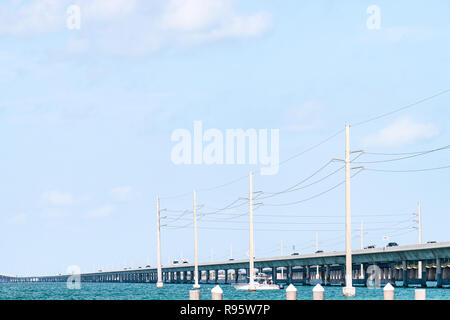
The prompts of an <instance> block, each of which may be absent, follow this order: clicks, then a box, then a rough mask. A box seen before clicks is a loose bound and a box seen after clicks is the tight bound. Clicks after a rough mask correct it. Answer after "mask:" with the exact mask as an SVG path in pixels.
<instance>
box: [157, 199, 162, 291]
mask: <svg viewBox="0 0 450 320" xmlns="http://www.w3.org/2000/svg"><path fill="white" fill-rule="evenodd" d="M156 238H157V242H158V253H157V258H156V259H157V264H158V266H157V267H158V271H157V273H158V281H157V282H156V287H157V288H162V287H164V283H163V281H162V267H161V211H160V207H159V197H158V198H156Z"/></svg>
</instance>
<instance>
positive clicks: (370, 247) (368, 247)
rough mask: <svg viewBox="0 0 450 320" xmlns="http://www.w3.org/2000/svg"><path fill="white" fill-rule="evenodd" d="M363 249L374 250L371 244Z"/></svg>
mask: <svg viewBox="0 0 450 320" xmlns="http://www.w3.org/2000/svg"><path fill="white" fill-rule="evenodd" d="M364 249H375V245H374V244H371V245H370V246H367V247H365V248H364Z"/></svg>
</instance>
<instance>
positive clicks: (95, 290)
mask: <svg viewBox="0 0 450 320" xmlns="http://www.w3.org/2000/svg"><path fill="white" fill-rule="evenodd" d="M213 287H214V285H202V287H201V289H200V290H201V293H200V295H201V299H206V300H208V299H210V297H211V292H210V291H211V289H212V288H213ZM191 288H192V286H191V285H189V284H166V285H165V287H164V288H163V289H157V288H156V286H155V285H154V284H145V283H144V284H142V283H82V284H81V289H80V290H69V289H67V287H66V284H65V283H0V300H111V299H115V300H187V299H189V290H190V289H191ZM221 288H222V289H223V297H224V300H284V299H285V294H286V293H285V291H284V290H274V291H259V292H247V291H237V290H236V289H234V288H233V287H232V286H230V285H221ZM312 288H313V287H310V286H299V287H297V290H298V292H297V296H298V299H299V300H312ZM395 297H396V299H399V300H400V299H401V300H412V299H414V288H401V287H397V288H396V289H395ZM325 299H327V300H342V299H356V300H382V299H383V290H382V289H369V288H363V287H356V297H354V298H344V297H342V287H325ZM427 299H429V300H450V289H448V288H447V289H445V288H444V289H437V288H427Z"/></svg>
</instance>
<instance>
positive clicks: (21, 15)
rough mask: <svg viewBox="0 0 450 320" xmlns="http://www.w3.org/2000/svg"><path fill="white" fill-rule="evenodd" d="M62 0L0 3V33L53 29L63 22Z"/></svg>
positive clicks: (35, 31)
mask: <svg viewBox="0 0 450 320" xmlns="http://www.w3.org/2000/svg"><path fill="white" fill-rule="evenodd" d="M65 9H66V7H65V6H64V1H59V0H34V1H27V2H22V1H12V2H9V3H3V4H1V5H0V34H1V33H6V34H14V35H18V34H28V33H41V32H50V31H55V30H56V29H57V28H58V27H59V26H61V27H64V25H65V24H64V23H65V19H66V16H65Z"/></svg>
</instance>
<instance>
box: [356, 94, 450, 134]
mask: <svg viewBox="0 0 450 320" xmlns="http://www.w3.org/2000/svg"><path fill="white" fill-rule="evenodd" d="M448 92H450V88H449V89H445V90H442V91H440V92H438V93H436V94H433V95H431V96H428V97H425V98H423V99H420V100H418V101H415V102H413V103H410V104H407V105H405V106H402V107H400V108H397V109H395V110H393V111H390V112H386V113H383V114H380V115H378V116H375V117H372V118H369V119H367V120H364V121H360V122H357V123H355V124H353V125H352V127H356V126H360V125H363V124H366V123H368V122H371V121H375V120H378V119H381V118H384V117H387V116H390V115H392V114H394V113H397V112H400V111H403V110H406V109H409V108H412V107H414V106H416V105H418V104H421V103H423V102H426V101H429V100H432V99H434V98H436V97H439V96H441V95H444V94H446V93H448Z"/></svg>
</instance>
